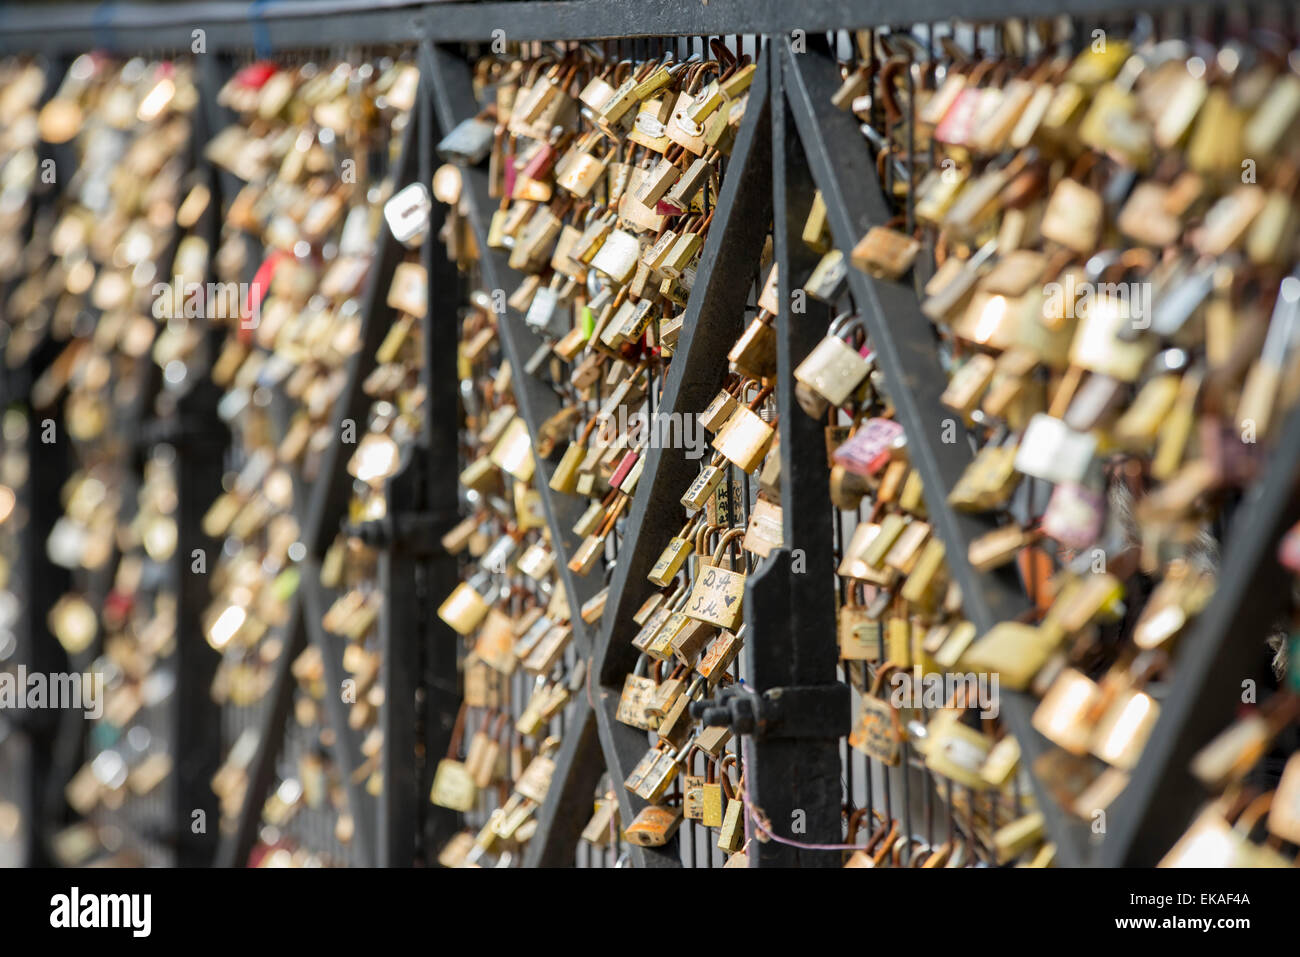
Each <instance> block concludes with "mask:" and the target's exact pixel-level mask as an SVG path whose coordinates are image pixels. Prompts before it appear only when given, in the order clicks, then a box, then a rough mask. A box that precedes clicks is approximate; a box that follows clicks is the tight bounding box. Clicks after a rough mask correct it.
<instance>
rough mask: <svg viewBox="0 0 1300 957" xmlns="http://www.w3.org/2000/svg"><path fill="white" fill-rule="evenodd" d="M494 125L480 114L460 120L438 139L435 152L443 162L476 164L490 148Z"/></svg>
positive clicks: (494, 130)
mask: <svg viewBox="0 0 1300 957" xmlns="http://www.w3.org/2000/svg"><path fill="white" fill-rule="evenodd" d="M495 137H496V126H495V125H494V124H493V123H491V122H489V121H488V120H486V119H483V118H482V117H480V116H473V117H470V118H469V119H467V120H462V121H461V122H460V123H459V124H457V125H456V127H455V128H454V129H453V130H452V131H451V132H450V133H448V134H447V135H446V136H444V137H443V138H442V139H441V140H439V141H438V146H437V147H436V152H437V154H438V158H439V159H441V160H442V161H443V162H444V163H456V164H458V165H460V166H477V165H478V164H479V163H480V162H482V161H483V159H484V157H486V156H487V155H488V152H489V151H490V150H491V149H492V143H493V140H494V139H495Z"/></svg>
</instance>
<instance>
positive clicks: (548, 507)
mask: <svg viewBox="0 0 1300 957" xmlns="http://www.w3.org/2000/svg"><path fill="white" fill-rule="evenodd" d="M420 72H421V75H422V76H423V77H425V78H427V82H428V86H427V95H428V96H429V97H430V98H431V99H432V102H433V106H434V112H435V113H436V115H437V117H438V121H439V127H440V128H441V129H442V130H443V131H444V132H447V131H450V130H452V129H454V128H455V126H456V124H457V123H459V122H461V121H462V120H464V119H466V118H468V117H470V116H473V115H475V114H476V113H477V112H478V111H477V107H476V105H475V102H474V96H473V87H472V85H471V79H470V73H469V67H468V64H467V63H466V62H465V61H464V60H463V59H462V58H461V57H460V56H459V55H458V54H457V53H456V52H454V51H450V50H447V49H443V48H440V47H437V46H435V45H433V44H432V43H429V42H427V41H426V42H423V43H422V44H421V46H420ZM462 183H463V186H462V196H463V197H464V201H465V205H466V207H467V215H468V219H469V222H470V227H471V229H472V230H473V232H474V238H475V241H476V243H477V245H478V248H479V255H480V257H481V261H480V267H481V270H482V279H483V282H484V283H485V284H486V285H488V286H489V287H491V288H502V285H501V283H502V280H503V279H505V277H507V276H510V277H514V278H515V279H516V281H517V280H518V278H520V277H518V276H517V275H516V274H515V272H514V271H513V270H511V269H510V268H509V265H508V263H507V260H506V257H505V256H504V255H502V254H501V253H500V252H499V251H497V250H494V249H492V248H491V247H489V246H488V244H487V226H488V219H489V217H490V213H489V210H491V209H492V203H491V198H490V196H489V195H488V182H487V176H486V174H485V173H484V171H483V170H481V169H465V170H462ZM497 330H498V336H499V337H500V340H501V344H502V347H503V349H504V351H505V355H506V358H507V359H508V360H509V362H510V365H511V368H512V370H513V373H514V385H513V390H514V394H515V401H516V402H517V404H518V408H519V411H520V413H521V414H522V415H523V418H524V422H525V423H526V424H527V426H528V433H529V437H530V439H531V440H532V443H533V448H534V449H536V448H537V436H538V434H539V431H540V428H541V425H542V423H544V422H545V421H546V419H547V418H548V417H549V416H551V415H552V414H554V413H555V412H557V411H559V409H560V404H561V400H560V396H559V395H558V394H557V393H556V392H555V391H554V390H553V389H552V388H551V387H550V386H548V385H547V384H546V383H544V382H542V381H541V380H540V379H537V378H535V377H534V376H530V375H528V374H527V373H526V372H525V371H524V365H525V363H526V361H527V358H528V357H529V356H530V355H532V354H533V352H534V351H535V350H536V349H537V348H538V347H539V346H540V345H541V340H540V339H539V338H538V337H537V336H536V335H535V334H534V333H533V332H532V331H531V330H530V329H529V328H528V327H527V326H526V325H525V324H524V322H523V320H522V319H521V318H520V317H518V316H517V315H515V314H513V313H509V314H506V315H502V316H499V317H498V324H497ZM449 381H451V382H454V381H455V370H454V368H453V369H452V372H451V378H450V380H449ZM431 396H432V393H431ZM555 465H556V463H555V462H554V461H552V460H548V459H543V458H541V457H540V456H536V471H535V474H534V479H533V481H534V485H535V486H536V488H537V490H538V493H539V495H540V496H541V500H542V510H543V514H544V515H545V517H546V523H547V527H548V530H549V531H550V536H551V544H552V547H553V548H554V550H555V555H556V559H555V560H556V567H557V569H558V572H559V575H560V579H561V583H562V586H563V587H564V589H565V594H566V595H567V597H568V600H569V608H570V613H571V617H570V623H571V625H572V627H573V634H574V643H575V645H576V647H577V650H578V652H579V653H580V654H581V655H582V656H583V657H584V658H585V657H586V656H588V655H589V654H590V648H591V638H590V633H589V631H588V629H587V627H586V624H585V622H583V620H582V618H581V617H580V615H579V611H580V610H581V608H582V605H583V603H584V602H586V601H587V600H588V599H589V598H591V597H592V596H593V595H595V594H596V592H597V591H598V590H599V587H600V583H601V579H600V576H596V575H591V576H588V577H585V578H583V577H577V576H575V575H574V574H573V573H572V572H570V571H569V568H568V563H569V556H570V555H571V554H572V553H573V551H574V550H575V549H576V548H577V547H578V545H579V544H580V541H579V539H578V537H577V536H576V535H574V534H573V525H574V523H575V522H576V521H577V520H578V516H579V515H580V514H581V513H582V509H583V505H582V500H581V499H578V498H576V497H573V496H568V495H559V494H557V493H555V492H553V491H552V490H551V488H550V480H551V475H552V474H554V471H555ZM453 494H454V492H453ZM452 501H453V502H454V501H455V499H454V498H453V499H452ZM598 748H599V739H598V738H597V735H596V724H595V715H594V713H593V712H592V709H591V708H590V706H589V705H588V704H587V703H586V701H583V702H581V704H580V705H579V707H578V710H577V711H575V712H574V713H573V714H572V718H571V721H570V723H569V725H568V726H567V728H566V732H565V735H564V740H563V742H562V743H561V746H560V751H559V753H558V754H557V755H556V756H555V770H554V773H553V774H552V777H551V785H550V788H549V790H548V792H547V796H546V800H545V801H544V802H543V804H542V807H541V808H540V809H539V810H538V812H537V813H538V821H539V827H538V829H537V833H536V834H535V835H534V837H533V839H532V840H531V841H530V842H529V848H528V852H527V861H528V863H529V864H530V865H531V866H560V865H562V864H565V863H572V854H573V848H574V846H575V845H576V843H577V840H578V835H579V834H580V833H581V831H582V828H583V825H584V824H586V821H587V815H586V814H585V813H583V812H582V810H581V809H582V808H583V807H584V806H585V805H586V803H587V800H589V798H590V796H591V793H592V791H593V790H594V789H595V786H596V782H597V780H598V779H599V777H600V773H601V770H602V763H601V760H600V753H599V750H598ZM430 753H432V752H430Z"/></svg>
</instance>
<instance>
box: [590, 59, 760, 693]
mask: <svg viewBox="0 0 1300 957" xmlns="http://www.w3.org/2000/svg"><path fill="white" fill-rule="evenodd" d="M767 56H768V54H767V53H766V52H764V53H763V54H762V55H761V57H760V63H759V69H758V70H757V71H756V73H755V79H754V83H753V86H752V88H751V89H750V94H749V96H750V99H749V106H748V107H747V108H746V111H745V116H744V119H743V120H742V122H741V128H740V130H739V131H738V132H737V135H736V144H735V148H734V149H733V150H732V154H731V157H730V159H729V161H728V163H727V169H726V174H725V175H724V176H723V179H722V189H721V191H720V193H719V194H718V203H717V206H716V208H715V211H714V214H713V222H712V224H711V225H710V227H709V233H708V236H707V237H706V239H705V241H704V249H703V251H702V253H701V255H700V265H699V272H698V274H697V275H696V280H695V288H694V289H692V290H691V296H690V299H689V301H688V302H687V305H686V313H685V316H684V317H683V321H682V331H681V335H680V337H679V338H678V341H677V348H676V350H675V352H674V354H673V361H672V364H671V365H670V366H669V368H668V375H667V378H666V381H665V383H664V391H663V397H662V399H661V400H660V403H659V408H660V411H661V412H666V413H680V414H683V415H695V414H696V413H699V412H701V411H703V410H704V408H705V406H707V405H708V404H709V401H710V400H711V399H712V398H713V397H714V396H715V395H716V394H717V392H718V390H719V389H720V388H721V387H722V383H723V380H724V378H725V377H726V373H727V352H728V350H730V348H731V346H732V344H733V343H734V342H735V341H736V338H737V337H738V336H739V335H740V332H741V330H742V328H743V323H744V314H745V303H746V301H747V299H748V296H749V289H750V285H751V282H752V279H753V275H754V271H755V266H756V264H757V263H758V261H759V256H760V254H761V253H762V249H763V244H764V242H765V241H766V239H767V234H768V225H769V224H770V223H771V220H772V190H771V176H772V156H771V133H770V123H771V118H770V110H769V103H768V100H769V96H768V77H767V62H766V57H767ZM699 467H700V462H699V460H698V458H696V459H692V458H688V457H687V455H686V449H681V448H659V447H654V448H650V449H648V450H647V454H646V464H645V471H644V472H642V474H641V479H640V481H639V482H638V483H637V487H636V494H635V495H634V496H633V499H632V504H631V507H630V508H629V510H628V519H627V526H626V531H625V533H624V535H623V541H622V545H621V547H620V549H619V562H618V565H617V566H616V567H615V568H614V575H613V577H612V578H611V580H610V588H609V602H608V603H607V604H606V606H605V616H604V618H603V619H602V627H601V633H600V636H599V638H598V640H597V642H596V646H595V649H594V653H595V655H594V656H595V669H596V674H597V676H598V677H599V679H600V683H601V684H602V685H605V686H613V685H615V684H617V685H619V686H621V684H622V680H623V676H624V675H626V674H627V673H628V672H629V671H631V670H632V668H633V667H634V666H635V664H636V658H637V652H636V650H635V649H634V648H633V647H632V646H631V644H630V643H629V642H626V641H624V642H618V643H616V642H615V641H614V637H615V636H616V635H617V636H626V635H627V634H628V633H629V629H630V628H632V627H633V622H632V616H633V614H635V613H636V610H637V608H639V607H640V606H641V604H642V603H643V602H644V601H645V599H646V598H647V597H649V595H650V593H651V591H653V590H654V586H653V585H652V584H651V582H650V581H649V580H648V579H647V578H646V575H647V574H648V573H649V572H650V569H651V568H653V567H654V563H655V561H656V560H657V559H658V558H659V554H660V552H662V551H663V548H664V546H665V545H667V544H668V541H669V539H670V538H672V536H673V535H674V534H675V533H676V531H677V529H678V528H679V527H680V526H681V515H682V508H681V504H680V503H681V495H682V493H683V492H684V491H685V490H686V488H687V486H689V485H690V483H691V480H692V479H693V478H694V477H695V475H696V473H698V471H699Z"/></svg>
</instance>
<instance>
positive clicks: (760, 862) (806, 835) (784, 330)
mask: <svg viewBox="0 0 1300 957" xmlns="http://www.w3.org/2000/svg"><path fill="white" fill-rule="evenodd" d="M809 42H810V43H813V42H820V43H821V45H822V46H823V47H826V45H827V43H826V41H825V39H822V38H819V39H818V40H816V41H814V40H813V39H811V38H810V41H809ZM770 66H771V75H770V77H769V81H768V82H769V84H770V90H771V95H770V100H771V113H772V189H773V240H774V251H775V257H776V263H777V269H778V286H779V296H780V302H781V311H780V312H779V313H778V315H777V320H776V339H777V389H776V395H777V401H778V409H779V415H780V426H779V427H780V456H781V497H782V512H783V517H784V538H785V544H784V545H783V547H782V548H781V549H780V550H779V551H776V552H774V553H773V554H772V556H770V557H769V558H768V559H767V561H766V562H765V564H764V567H763V568H762V569H761V570H760V571H759V572H758V573H757V574H756V575H754V576H752V581H751V584H750V586H749V587H748V588H747V590H746V596H745V621H746V627H747V629H748V631H749V634H750V636H751V640H750V641H749V642H748V644H749V647H750V649H751V655H752V671H753V685H754V688H755V689H756V690H757V691H758V692H760V693H762V692H764V691H767V690H768V689H772V688H780V687H784V686H794V685H799V686H815V685H832V684H836V683H837V679H836V673H835V669H836V663H837V660H838V657H839V656H838V652H837V649H836V643H835V603H834V581H835V579H834V574H833V573H834V569H833V567H832V558H833V556H832V555H831V553H830V550H829V549H828V548H827V547H826V545H827V543H828V542H829V541H830V532H831V529H830V516H829V514H828V512H827V510H826V488H827V482H828V470H827V467H826V456H825V454H824V438H823V433H822V428H821V423H820V421H818V420H815V419H812V418H810V417H809V416H807V415H805V414H804V413H803V411H802V410H801V409H800V408H799V405H798V403H797V402H796V401H795V397H794V366H795V365H796V364H798V362H799V361H800V360H802V359H803V357H804V356H805V355H807V354H808V352H809V351H810V350H811V349H812V348H813V346H814V345H816V343H817V342H818V341H819V340H820V339H821V338H822V336H823V335H824V334H825V329H826V325H827V323H828V321H829V310H828V309H827V308H826V307H825V306H823V305H820V304H814V303H812V302H809V303H808V314H806V315H801V316H797V317H796V316H792V315H791V308H792V307H791V303H792V302H793V297H792V295H791V294H792V291H793V290H794V289H796V288H798V287H799V286H800V285H802V283H803V281H804V280H805V279H807V277H808V275H809V274H810V273H811V272H812V269H813V267H814V266H815V265H816V256H815V255H814V254H813V253H812V251H811V250H810V249H809V248H808V247H807V246H805V245H804V244H803V242H802V241H801V238H800V237H801V233H802V227H803V223H804V221H805V220H806V219H807V217H808V211H809V210H810V208H811V206H812V198H813V191H814V187H813V183H812V176H811V173H810V171H809V169H808V164H807V162H806V161H805V159H804V157H803V155H802V147H801V145H800V143H799V139H798V134H797V131H796V130H795V128H794V124H793V123H792V122H791V120H790V116H789V111H788V109H787V105H786V98H785V92H784V85H783V83H782V71H781V64H780V59H779V58H776V57H773V58H771V60H770ZM795 562H798V563H799V564H798V565H796V564H795ZM846 701H847V697H846ZM846 711H847V709H846ZM842 717H843V722H844V723H845V724H847V721H848V715H847V713H846V714H845V715H843V716H842ZM835 718H836V716H835V715H826V737H800V738H797V739H795V738H786V737H780V736H776V735H758V736H756V737H755V738H754V739H753V741H752V747H751V749H750V751H749V760H748V761H747V762H746V769H745V773H746V776H747V777H748V779H749V791H750V794H751V795H752V798H753V801H754V802H755V804H756V805H757V807H759V808H761V809H762V811H763V813H764V814H765V815H766V816H767V818H768V820H769V821H770V822H771V825H772V827H773V829H774V831H775V833H776V834H778V835H779V836H783V837H787V838H789V839H793V840H797V841H799V842H800V843H807V844H833V843H838V841H839V837H840V818H841V793H842V792H841V783H840V753H839V747H840V730H839V728H838V726H837V722H836V721H835ZM794 821H801V822H802V824H803V827H802V828H800V829H798V830H797V831H795V830H792V823H793V822H794ZM750 860H751V862H752V863H753V864H754V866H758V867H764V866H804V867H834V866H837V865H838V864H839V862H840V858H839V855H838V854H837V853H834V852H828V851H813V850H806V849H804V848H801V847H795V846H792V845H790V844H786V843H782V842H778V841H770V842H766V843H764V842H756V843H755V844H752V845H751V847H750Z"/></svg>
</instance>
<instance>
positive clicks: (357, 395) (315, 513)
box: [302, 116, 420, 558]
mask: <svg viewBox="0 0 1300 957" xmlns="http://www.w3.org/2000/svg"><path fill="white" fill-rule="evenodd" d="M419 126H420V123H419V117H418V116H412V117H411V120H410V122H409V123H407V126H406V132H405V135H404V136H403V139H402V145H401V152H400V155H399V157H398V160H397V167H396V169H395V170H394V171H393V178H394V181H395V182H396V183H409V182H410V181H411V180H413V179H414V178H415V176H416V173H417V171H418V170H417V163H418V148H417V145H416V144H417V140H416V136H417V135H418V133H419ZM404 253H405V249H404V248H403V246H402V244H401V243H399V242H398V241H397V240H396V239H395V238H394V237H393V233H392V230H390V229H389V228H388V222H387V220H381V222H380V226H379V235H378V237H377V238H376V240H375V258H374V261H373V262H371V264H370V272H369V274H368V275H367V277H366V285H365V290H364V292H363V293H362V299H361V333H360V339H361V345H360V347H359V348H358V349H357V351H356V352H355V353H353V354H352V355H351V356H349V357H348V361H347V364H346V369H347V384H346V385H345V386H344V387H343V390H342V392H340V393H339V397H338V399H337V400H336V401H335V403H334V413H333V429H334V439H333V441H332V442H330V444H329V445H327V446H326V447H325V449H324V451H323V452H322V454H321V461H320V468H319V470H318V471H317V473H316V474H317V479H316V482H315V484H314V485H313V486H312V489H311V499H310V501H309V504H308V507H307V513H306V519H305V524H304V527H303V536H302V541H303V544H304V545H306V546H307V553H308V555H309V556H311V557H313V558H321V557H322V556H323V555H324V553H325V549H326V548H328V547H329V543H330V542H331V541H332V540H333V538H334V535H335V534H337V532H338V529H339V523H340V522H341V521H342V520H343V518H344V516H345V515H346V514H347V506H348V496H349V494H350V489H351V480H350V478H349V476H348V473H347V469H346V468H345V465H346V463H347V456H348V455H349V454H350V449H351V445H349V444H348V443H345V442H344V441H343V434H344V428H345V426H346V424H347V423H348V422H351V423H353V428H354V430H355V432H356V433H358V434H359V433H360V431H361V427H362V424H363V423H364V421H365V417H366V412H367V410H368V409H369V407H370V397H369V396H367V395H366V393H365V391H364V390H363V389H362V384H363V383H364V382H365V379H366V377H367V376H368V375H370V373H371V372H372V371H373V370H374V368H375V362H376V360H375V353H376V352H377V351H378V350H379V346H380V343H382V342H383V341H384V336H385V335H386V334H387V333H388V328H389V326H390V324H391V322H392V316H393V310H392V307H391V306H389V305H388V302H387V299H388V289H389V287H390V286H391V285H392V283H393V273H394V272H395V271H396V269H397V266H398V264H399V263H400V262H401V261H402V259H403V256H404Z"/></svg>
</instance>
